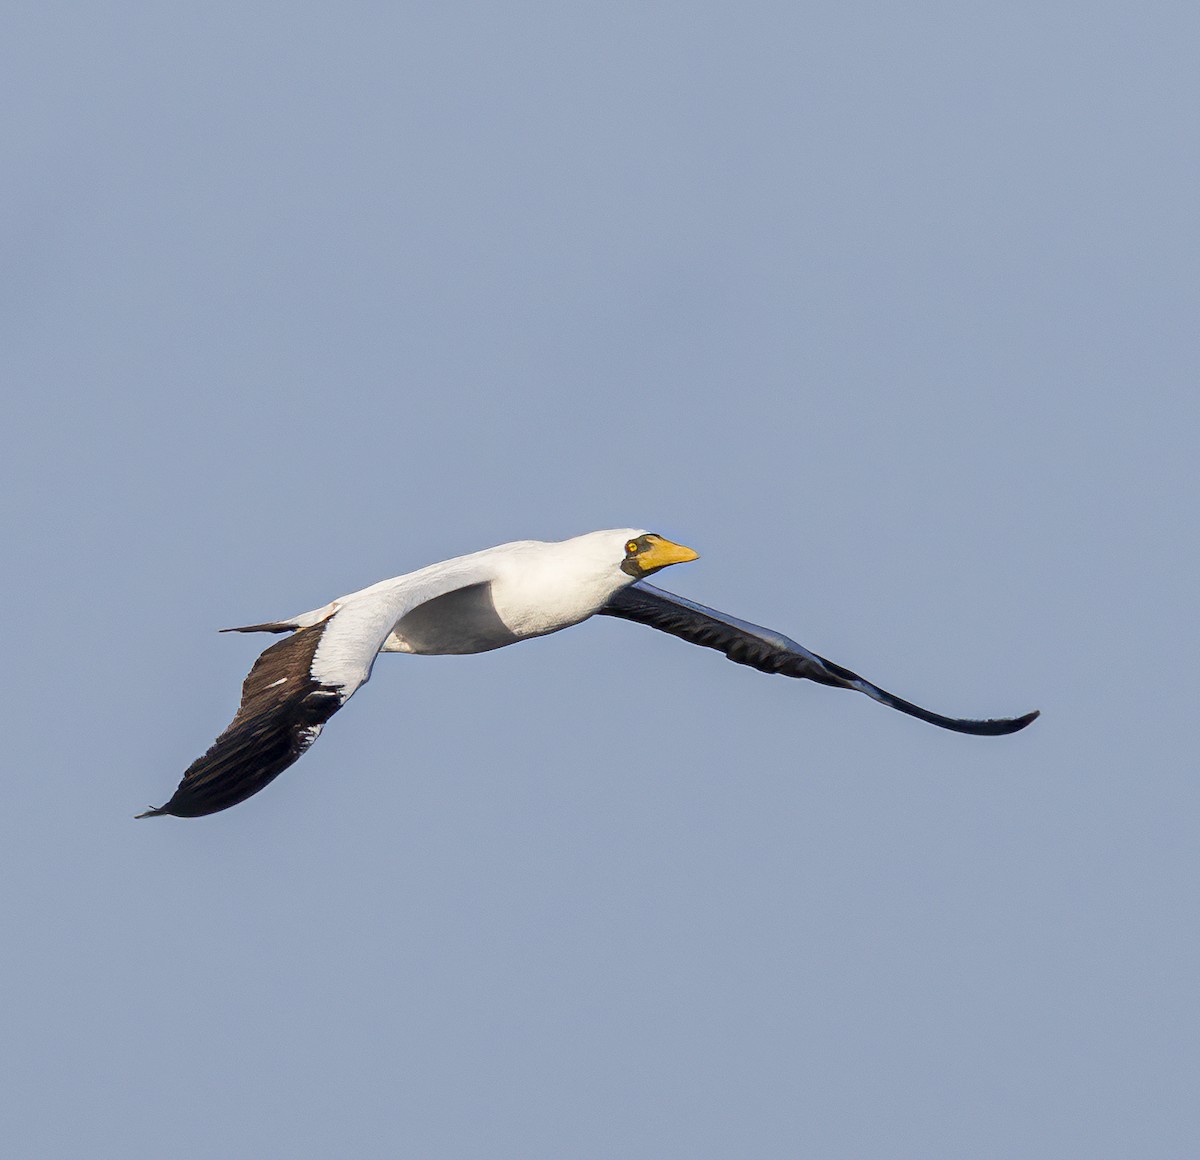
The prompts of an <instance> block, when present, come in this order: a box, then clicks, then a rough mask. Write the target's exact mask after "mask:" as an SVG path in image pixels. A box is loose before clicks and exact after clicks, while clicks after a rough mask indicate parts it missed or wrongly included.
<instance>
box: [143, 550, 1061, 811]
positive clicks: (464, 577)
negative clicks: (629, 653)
mask: <svg viewBox="0 0 1200 1160" xmlns="http://www.w3.org/2000/svg"><path fill="white" fill-rule="evenodd" d="M696 558H697V553H696V552H694V551H693V550H692V549H691V548H685V547H684V546H683V545H682V544H676V543H672V541H670V540H668V539H665V538H664V537H663V536H660V535H656V534H653V533H650V532H645V531H642V530H640V529H634V528H623V529H618V530H615V531H602V532H589V533H588V534H586V535H583V536H576V537H575V538H574V539H570V540H563V541H561V542H558V543H544V542H542V541H538V540H521V541H519V542H517V543H512V544H501V545H500V546H499V547H496V548H488V549H486V550H485V551H482V552H475V553H473V554H471V555H469V556H460V557H458V558H456V559H453V560H445V561H443V562H442V563H440V564H432V565H430V566H429V567H428V568H421V569H419V570H418V571H416V572H409V573H408V574H407V575H404V576H397V577H395V578H393V579H391V580H383V581H381V582H380V583H378V584H373V585H371V586H370V587H369V588H363V589H362V590H361V591H358V592H352V593H350V595H348V596H342V597H339V598H338V599H337V600H334V601H332V602H331V603H329V604H326V605H324V606H323V607H322V608H317V609H314V610H313V611H311V612H304V613H301V614H300V615H299V616H293V617H291V618H289V619H287V620H278V621H269V622H267V623H263V624H249V625H244V626H242V627H240V628H230V629H222V630H221V631H223V632H274V633H290V634H291V635H289V636H288V638H287V639H286V640H283V641H280V642H278V643H277V644H274V645H272V646H271V647H270V648H268V649H267V650H266V651H265V652H264V653H263V654H262V655H261V656H260V657H259V658H258V660H257V661H256V662H255V664H254V667H253V668H252V669H251V670H250V675H249V676H248V677H247V678H246V681H245V684H244V685H243V686H242V700H241V705H240V707H239V708H238V711H237V715H236V716H235V717H234V719H233V721H232V723H231V724H230V725H229V728H227V729H226V730H225V732H224V733H222V734H221V735H220V737H218V738H217V740H216V741H215V742H214V743H213V745H212V747H211V748H210V749H209V750H208V752H207V753H205V754H204V756H203V757H200V758H198V759H197V760H196V761H194V762H193V763H192V764H191V766H189V767H188V769H187V771H186V772H185V773H184V775H183V780H182V781H181V782H180V783H179V788H178V789H176V791H175V794H174V796H173V797H172V798H171V800H170V801H168V802H166V803H165V804H164V805H161V806H158V807H157V808H154V809H150V810H147V811H146V812H145V813H142V814H138V815H137V816H138V817H139V818H148V817H158V816H160V815H163V814H173V815H175V816H176V817H183V818H194V817H200V816H202V815H204V814H212V813H216V812H217V811H218V810H224V809H228V808H229V807H230V806H233V805H237V804H238V802H241V801H245V799H246V798H248V797H250V796H251V794H255V793H257V792H258V791H259V790H260V789H262V788H263V787H264V786H265V785H267V784H268V783H269V782H271V781H273V780H274V779H275V778H276V777H278V775H279V774H280V773H282V772H283V771H284V770H285V769H287V767H288V766H289V765H291V764H292V763H293V762H294V761H296V759H297V758H299V757H300V755H301V754H303V753H304V751H305V750H306V749H308V747H309V746H310V745H312V743H313V742H314V741H315V740H316V739H317V737H318V736H319V735H320V732H321V730H322V728H323V727H324V725H325V722H326V721H328V720H329V718H330V717H332V716H333V714H334V713H336V712H337V711H338V710H339V709H340V708H341V707H342V706H343V705H344V704H345V703H346V702H347V701H348V700H349V699H350V698H351V696H353V694H354V692H355V690H357V689H358V688H359V687H360V686H361V685H364V684H365V683H366V682H367V680H368V679H369V678H370V676H371V668H372V666H373V665H374V663H375V658H376V656H378V654H379V653H385V652H400V653H423V654H447V653H477V652H487V651H488V650H490V649H495V648H502V647H504V646H505V645H509V644H515V643H516V642H517V641H520V640H527V639H529V638H530V637H535V636H543V635H545V634H546V633H549V632H558V631H559V629H563V628H569V627H570V626H571V625H573V624H579V623H580V621H583V620H586V619H587V618H588V617H590V616H593V615H596V614H600V615H602V616H615V617H620V618H621V619H624V620H632V621H636V622H637V623H639V624H645V625H648V626H649V627H651V628H655V629H658V630H659V631H661V632H667V633H670V634H671V635H673V636H677V637H680V638H682V639H683V640H686V641H689V642H690V643H692V644H697V645H702V646H704V647H705V648H712V649H716V650H717V651H718V652H721V653H724V654H725V656H727V657H728V658H729V659H730V660H731V661H735V662H736V663H738V664H741V665H749V666H750V667H751V668H755V669H758V670H759V671H760V672H764V673H781V674H782V675H784V676H787V677H806V678H808V679H809V680H810V681H817V682H818V683H820V684H822V685H832V686H834V687H836V688H840V689H856V690H857V691H858V692H860V693H866V695H867V696H868V697H871V698H873V699H874V700H876V701H879V702H880V703H881V704H884V705H890V706H891V707H892V708H893V709H899V710H900V711H901V712H902V713H908V714H909V715H910V716H913V717H919V718H920V719H921V720H922V721H928V722H930V723H931V724H934V725H939V726H941V727H942V728H943V729H954V730H957V731H958V732H960V733H976V734H990V735H995V734H1001V733H1015V732H1016V731H1017V730H1018V729H1024V728H1025V726H1026V725H1028V724H1029V723H1030V722H1031V721H1032V720H1033V719H1034V718H1035V717H1036V716H1037V715H1038V714H1037V712H1036V711H1035V712H1032V713H1026V714H1025V715H1024V716H1023V717H1002V718H996V719H992V720H986V721H976V720H970V719H964V718H958V717H943V716H941V715H940V714H938V713H931V712H930V711H929V710H928V709H922V708H920V706H918V705H914V704H912V703H910V702H909V701H904V700H901V699H900V698H899V697H895V696H893V695H892V694H891V693H887V692H884V690H883V689H880V688H878V687H877V686H876V685H873V684H871V683H870V682H869V681H865V680H863V678H862V677H860V676H858V674H857V673H852V672H851V671H850V670H849V669H844V668H842V667H841V665H836V664H834V663H833V662H832V661H827V660H825V658H824V657H820V656H817V654H816V653H812V652H809V651H808V649H806V648H804V647H803V646H802V645H799V644H797V643H796V642H795V641H794V640H790V639H789V638H788V637H786V636H783V635H781V634H780V633H776V632H772V631H771V630H770V629H766V628H762V627H761V626H759V625H757V624H751V623H750V622H749V621H745V620H738V619H737V618H736V617H733V616H728V615H727V614H725V613H724V612H718V611H717V610H716V609H714V608H706V607H705V606H704V605H703V604H696V603H695V602H693V601H691V600H686V599H684V598H683V597H682V596H676V595H674V594H673V593H670V592H664V591H663V590H662V589H661V588H655V587H652V586H651V585H649V584H647V583H646V582H645V579H646V577H647V576H650V575H652V574H653V573H655V572H658V571H659V570H660V569H662V568H666V567H667V566H668V565H671V564H682V563H684V562H686V561H688V560H695V559H696Z"/></svg>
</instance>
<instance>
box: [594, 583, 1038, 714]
mask: <svg viewBox="0 0 1200 1160" xmlns="http://www.w3.org/2000/svg"><path fill="white" fill-rule="evenodd" d="M600 612H601V614H602V615H605V616H618V617H621V618H622V619H623V620H633V621H636V622H637V623H638V624H646V625H649V626H650V627H651V628H657V629H658V630H659V631H660V632H668V633H670V634H671V635H672V636H677V637H679V638H681V639H682V640H686V641H689V642H690V643H691V644H698V645H701V646H702V647H704V648H714V649H716V650H717V651H718V652H721V653H724V654H725V656H727V657H728V658H729V659H730V660H731V661H734V662H736V663H737V664H739V665H749V666H750V667H751V668H754V669H758V670H759V672H763V673H780V674H781V675H783V676H785V677H807V678H808V680H810V681H817V682H818V683H819V684H822V685H833V686H835V687H836V688H839V689H857V690H858V692H860V693H866V695H867V696H868V697H871V698H872V699H873V700H876V701H878V702H880V704H883V705H890V706H891V707H892V708H893V709H899V710H900V712H901V713H908V714H909V715H910V716H913V717H919V718H920V719H921V720H922V721H928V722H929V723H930V724H931V725H940V726H941V727H942V728H943V729H953V730H955V731H956V732H958V733H975V734H982V735H993V736H994V735H996V734H1002V733H1015V732H1016V731H1017V730H1018V729H1024V728H1025V726H1026V725H1028V724H1029V723H1030V722H1031V721H1032V720H1033V719H1034V718H1035V717H1037V716H1038V712H1037V710H1035V711H1034V712H1032V713H1026V714H1025V715H1024V716H1023V717H996V718H992V719H990V720H986V721H976V720H972V719H970V718H962V717H943V716H942V715H941V714H940V713H931V712H930V711H929V710H928V709H922V708H921V707H920V706H919V705H914V704H912V702H911V701H905V700H903V699H902V698H900V697H896V696H893V695H892V694H891V693H888V692H885V691H884V690H883V689H881V688H879V687H878V686H877V685H873V684H871V682H870V681H866V680H863V678H862V677H860V676H859V675H858V674H857V673H852V672H851V671H850V670H849V669H844V668H842V666H841V665H837V664H834V663H833V661H827V660H826V659H825V658H824V657H819V656H817V654H816V653H812V652H809V651H808V649H806V648H805V647H804V646H803V645H799V644H797V643H796V642H795V641H794V640H791V639H789V638H788V637H786V636H784V635H783V634H782V633H778V632H772V631H771V630H770V629H769V628H763V627H762V626H761V625H757V624H751V623H749V621H745V620H738V619H737V618H736V617H733V616H728V615H727V614H726V613H724V612H718V611H717V610H716V609H715V608H706V607H705V606H704V605H703V604H697V603H695V602H694V601H691V600H686V599H685V598H684V597H682V596H676V595H675V594H674V593H673V592H664V591H663V590H662V589H661V588H655V587H653V586H652V585H650V584H646V583H644V582H640V583H637V584H630V585H629V586H628V587H626V588H623V589H621V591H620V592H618V593H617V594H616V595H615V596H613V597H612V598H611V599H610V600H609V601H608V603H607V604H606V605H605V606H604V607H603V608H602V609H600Z"/></svg>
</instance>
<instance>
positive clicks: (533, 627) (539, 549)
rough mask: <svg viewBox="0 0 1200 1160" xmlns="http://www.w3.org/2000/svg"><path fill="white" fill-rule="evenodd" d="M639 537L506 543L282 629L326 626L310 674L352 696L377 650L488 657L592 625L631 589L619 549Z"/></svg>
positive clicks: (363, 593)
mask: <svg viewBox="0 0 1200 1160" xmlns="http://www.w3.org/2000/svg"><path fill="white" fill-rule="evenodd" d="M643 534H644V533H643V532H642V531H641V530H639V529H636V528H618V529H615V530H612V531H602V532H589V533H587V534H586V535H583V536H575V537H574V538H573V539H570V540H562V541H558V542H545V541H541V540H518V541H516V542H514V543H511V544H501V545H500V546H499V547H495V548H487V549H485V550H484V551H482V552H472V553H471V554H470V555H468V556H458V557H456V558H455V559H453V560H444V561H442V562H441V563H439V564H431V565H430V566H429V567H427V568H420V569H418V570H417V571H415V572H409V573H407V574H406V575H403V576H396V577H393V578H392V579H390V580H382V581H380V582H379V583H378V584H372V585H371V586H370V587H369V588H363V589H361V590H360V591H358V592H351V593H349V594H348V595H346V596H342V597H339V598H338V599H337V600H334V601H332V602H331V603H329V604H326V605H324V606H323V607H321V608H317V609H314V610H313V611H311V612H305V613H302V614H301V615H299V616H296V617H292V618H291V619H290V620H287V621H284V622H281V623H286V624H288V625H290V626H294V627H296V628H304V627H307V626H309V625H314V624H320V623H322V622H323V621H329V625H328V627H327V628H326V630H325V632H324V634H323V636H322V638H321V643H320V645H319V646H318V647H317V651H316V654H315V656H314V657H313V663H312V676H313V678H314V679H315V680H317V681H319V682H320V683H321V684H322V685H325V686H334V687H340V688H341V689H342V690H343V691H344V692H343V696H349V694H350V692H352V691H353V690H354V689H355V688H357V687H358V686H359V685H361V684H362V683H363V682H364V681H365V680H366V679H367V677H368V676H370V672H371V666H372V664H373V663H374V659H375V656H376V654H377V653H379V652H381V651H382V652H408V653H424V654H445V653H475V652H486V651H488V650H489V649H494V648H501V647H503V646H504V645H508V644H514V643H515V642H517V641H519V640H526V639H528V638H529V637H533V636H543V635H545V634H546V633H548V632H557V631H558V630H559V629H562V628H569V627H570V626H571V625H573V624H578V623H579V622H580V621H581V620H586V619H587V618H588V617H589V616H591V615H592V614H593V613H595V612H597V611H599V609H600V608H602V607H603V606H604V604H605V602H606V601H607V600H608V599H609V597H610V596H612V595H613V593H614V592H616V591H617V590H618V589H620V588H622V587H624V586H625V585H626V584H628V583H629V581H630V577H629V576H628V575H627V574H626V573H625V572H622V571H621V568H620V561H621V559H622V558H623V554H624V552H623V548H622V545H623V544H624V543H625V542H626V541H627V540H630V539H635V538H636V537H638V536H640V535H643Z"/></svg>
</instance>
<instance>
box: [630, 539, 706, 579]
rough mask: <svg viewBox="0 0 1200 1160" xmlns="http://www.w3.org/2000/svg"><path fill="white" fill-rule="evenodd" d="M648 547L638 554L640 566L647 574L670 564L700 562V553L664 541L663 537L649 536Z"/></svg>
mask: <svg viewBox="0 0 1200 1160" xmlns="http://www.w3.org/2000/svg"><path fill="white" fill-rule="evenodd" d="M646 539H647V540H648V541H649V544H648V546H647V547H646V548H645V549H644V550H643V551H641V552H639V553H638V558H637V562H638V566H639V567H640V568H641V569H642V570H643V571H645V572H657V571H658V569H659V568H665V567H666V566H667V565H668V564H686V563H687V562H688V561H689V560H698V559H699V558H700V553H699V552H693V551H692V549H691V548H685V547H684V546H683V545H682V544H674V543H672V542H671V541H670V540H664V539H663V538H662V536H647V537H646Z"/></svg>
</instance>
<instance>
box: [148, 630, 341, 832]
mask: <svg viewBox="0 0 1200 1160" xmlns="http://www.w3.org/2000/svg"><path fill="white" fill-rule="evenodd" d="M327 624H328V622H326V624H315V625H313V626H312V627H311V628H302V629H300V630H299V631H298V632H296V633H295V634H293V635H292V636H289V637H288V638H287V640H281V641H280V642H279V643H278V644H273V645H272V646H271V647H270V648H269V649H267V650H266V652H264V653H263V654H262V656H260V657H259V658H258V660H257V661H255V662H254V667H253V668H252V669H251V670H250V675H249V676H248V677H247V678H246V681H245V683H244V684H243V685H242V703H241V705H240V706H239V707H238V711H237V716H235V717H234V719H233V721H232V722H231V723H230V726H229V728H228V729H226V730H225V732H224V733H222V734H221V736H220V737H218V738H217V739H216V741H214V742H213V744H212V747H211V748H210V749H209V750H208V752H207V753H206V754H205V755H204V756H203V757H200V758H197V759H196V760H195V761H193V762H192V764H191V765H190V766H188V768H187V771H186V772H185V773H184V775H183V780H182V781H181V782H180V783H179V788H178V789H177V790H176V791H175V795H174V796H173V797H172V798H171V800H170V801H169V802H167V803H166V804H165V805H161V806H159V807H158V808H157V809H152V810H147V811H146V812H145V813H144V814H138V815H137V816H138V817H139V818H153V817H157V816H159V815H160V814H174V815H175V816H176V817H179V818H198V817H201V816H202V815H204V814H215V813H216V812H217V811H218V810H224V809H228V808H229V807H230V806H235V805H237V804H238V802H241V801H245V800H246V798H248V797H250V795H251V794H256V793H258V791H259V790H260V789H262V788H263V786H265V785H267V784H269V783H270V782H272V781H274V780H275V778H277V777H278V776H279V775H280V774H281V773H282V772H283V771H284V770H285V769H287V767H288V766H289V765H291V764H292V763H293V762H294V761H295V760H296V759H297V758H298V757H299V756H300V755H301V754H302V753H303V752H304V751H305V750H306V749H307V748H308V747H309V746H310V745H311V744H312V743H313V742H314V741H316V739H317V737H318V736H319V735H320V732H321V729H322V727H323V726H324V724H325V722H326V721H328V720H329V718H330V717H332V716H333V715H334V713H336V712H337V711H338V710H339V709H340V708H341V707H342V706H343V705H344V704H345V703H346V702H347V701H348V700H349V699H350V694H351V693H353V692H354V689H353V688H351V689H349V690H347V689H344V688H342V687H341V686H339V685H328V684H323V683H322V682H321V681H319V680H317V679H316V678H315V677H314V676H313V675H312V663H313V655H314V654H315V653H316V650H317V646H318V645H319V644H320V642H321V637H322V635H323V634H324V632H325V630H326V627H327ZM355 687H357V686H355Z"/></svg>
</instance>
